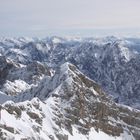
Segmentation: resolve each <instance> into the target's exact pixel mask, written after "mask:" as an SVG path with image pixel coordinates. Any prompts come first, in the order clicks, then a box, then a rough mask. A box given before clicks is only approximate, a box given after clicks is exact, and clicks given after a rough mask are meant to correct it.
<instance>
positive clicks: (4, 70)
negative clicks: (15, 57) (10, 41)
mask: <svg viewBox="0 0 140 140" xmlns="http://www.w3.org/2000/svg"><path fill="white" fill-rule="evenodd" d="M14 68H16V66H15V65H14V64H13V63H12V62H10V61H9V62H8V61H7V60H6V57H4V56H0V85H2V84H3V83H4V82H5V80H6V78H7V76H8V74H9V72H10V71H11V70H12V69H14Z"/></svg>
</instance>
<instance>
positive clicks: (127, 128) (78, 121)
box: [0, 63, 140, 140]
mask: <svg viewBox="0 0 140 140" xmlns="http://www.w3.org/2000/svg"><path fill="white" fill-rule="evenodd" d="M27 100H30V101H27ZM13 101H15V102H17V103H14V102H7V103H5V104H3V105H2V119H1V126H0V128H1V137H2V138H3V139H4V138H6V139H9V140H10V138H12V137H15V138H16V139H18V138H24V139H31V140H32V139H44V140H46V139H48V140H49V139H50V140H73V139H76V138H79V139H81V140H83V139H84V140H88V139H89V140H92V139H93V138H94V139H101V138H103V137H104V138H106V139H107V140H108V139H109V140H115V139H117V140H125V139H127V140H132V139H134V140H139V138H140V134H139V132H140V119H139V118H140V112H139V111H138V110H135V109H132V108H129V107H127V106H121V105H118V104H116V103H114V102H113V101H112V100H111V99H110V97H108V96H107V95H106V94H105V93H104V92H103V90H102V89H101V88H100V86H99V85H98V84H97V83H95V82H94V81H93V80H91V79H89V78H88V77H86V76H85V75H84V74H82V73H81V72H80V71H79V70H77V68H76V67H75V66H74V65H72V64H70V63H65V64H63V65H62V66H61V67H60V68H57V71H56V73H55V75H54V76H53V77H48V76H47V77H45V78H44V79H43V80H42V82H41V83H40V84H39V85H38V86H37V87H34V88H33V89H32V90H29V91H28V92H24V93H21V94H19V95H17V96H16V97H14V98H13ZM4 116H7V117H4ZM10 120H14V121H12V122H11V121H10ZM19 124H20V125H19Z"/></svg>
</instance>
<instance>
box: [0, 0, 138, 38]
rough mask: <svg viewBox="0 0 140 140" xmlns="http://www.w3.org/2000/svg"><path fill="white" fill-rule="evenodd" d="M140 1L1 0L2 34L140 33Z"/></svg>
mask: <svg viewBox="0 0 140 140" xmlns="http://www.w3.org/2000/svg"><path fill="white" fill-rule="evenodd" d="M139 31H140V0H0V36H48V35H62V36H63V35H82V36H92V35H97V36H98V35H140V32H139Z"/></svg>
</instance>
